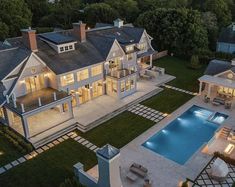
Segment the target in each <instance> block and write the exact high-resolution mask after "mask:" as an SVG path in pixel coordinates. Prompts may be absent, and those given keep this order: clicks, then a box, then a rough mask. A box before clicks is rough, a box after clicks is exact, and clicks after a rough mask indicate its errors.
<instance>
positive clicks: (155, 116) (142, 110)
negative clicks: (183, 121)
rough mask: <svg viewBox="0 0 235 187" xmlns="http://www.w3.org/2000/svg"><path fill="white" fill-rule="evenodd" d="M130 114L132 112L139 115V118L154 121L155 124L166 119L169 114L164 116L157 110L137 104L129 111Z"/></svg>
mask: <svg viewBox="0 0 235 187" xmlns="http://www.w3.org/2000/svg"><path fill="white" fill-rule="evenodd" d="M128 111H129V112H132V113H134V114H137V115H139V116H142V117H144V118H147V119H149V120H152V121H154V122H156V123H157V122H159V121H161V120H162V119H164V118H165V117H166V116H167V115H168V114H166V113H165V114H164V113H162V112H159V111H157V110H155V109H152V108H149V107H147V106H144V105H141V104H137V105H133V106H131V107H130V108H129V109H128Z"/></svg>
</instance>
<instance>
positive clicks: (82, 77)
mask: <svg viewBox="0 0 235 187" xmlns="http://www.w3.org/2000/svg"><path fill="white" fill-rule="evenodd" d="M88 78H89V72H88V69H84V70H82V71H79V72H78V73H77V81H82V80H85V79H88Z"/></svg>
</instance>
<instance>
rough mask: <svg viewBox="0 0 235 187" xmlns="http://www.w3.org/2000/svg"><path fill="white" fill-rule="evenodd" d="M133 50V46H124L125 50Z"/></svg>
mask: <svg viewBox="0 0 235 187" xmlns="http://www.w3.org/2000/svg"><path fill="white" fill-rule="evenodd" d="M133 50H134V46H133V45H132V46H126V51H127V52H129V51H133Z"/></svg>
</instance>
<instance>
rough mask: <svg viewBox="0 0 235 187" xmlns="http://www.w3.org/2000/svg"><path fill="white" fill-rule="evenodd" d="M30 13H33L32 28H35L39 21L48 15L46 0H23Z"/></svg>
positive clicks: (48, 8)
mask: <svg viewBox="0 0 235 187" xmlns="http://www.w3.org/2000/svg"><path fill="white" fill-rule="evenodd" d="M25 1H26V3H27V5H28V7H29V8H30V10H31V12H33V17H32V26H37V25H38V22H39V21H40V19H41V18H42V17H43V16H45V15H48V14H50V6H49V2H48V0H25Z"/></svg>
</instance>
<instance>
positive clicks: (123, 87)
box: [121, 80, 125, 92]
mask: <svg viewBox="0 0 235 187" xmlns="http://www.w3.org/2000/svg"><path fill="white" fill-rule="evenodd" d="M124 91H125V80H123V81H121V92H124Z"/></svg>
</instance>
